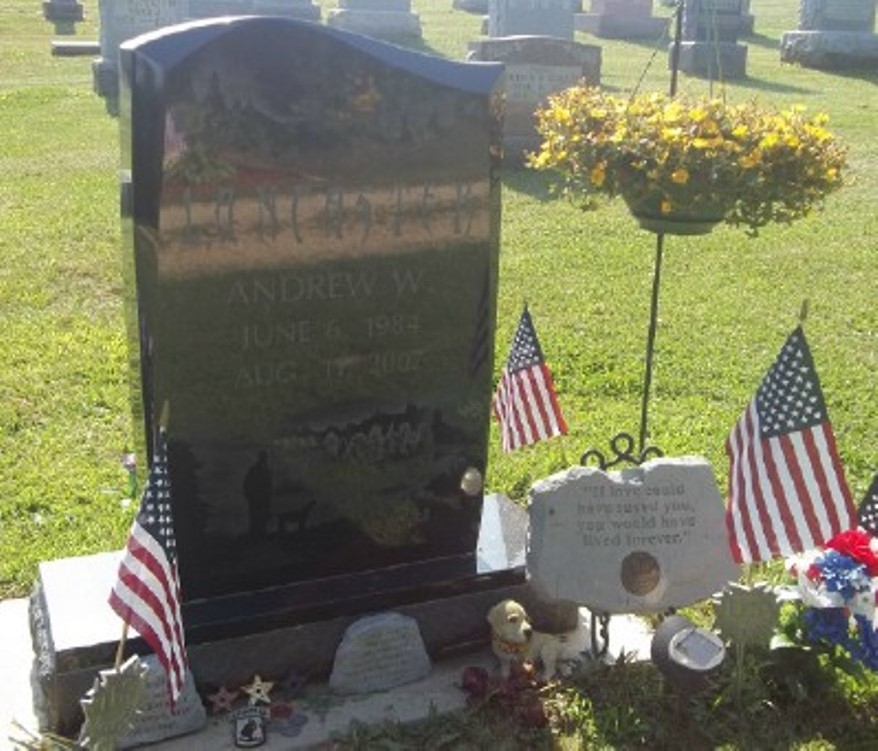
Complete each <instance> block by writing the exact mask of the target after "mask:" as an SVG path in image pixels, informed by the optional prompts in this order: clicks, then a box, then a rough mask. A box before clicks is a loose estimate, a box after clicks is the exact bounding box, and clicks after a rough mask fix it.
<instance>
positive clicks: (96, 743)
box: [79, 655, 148, 751]
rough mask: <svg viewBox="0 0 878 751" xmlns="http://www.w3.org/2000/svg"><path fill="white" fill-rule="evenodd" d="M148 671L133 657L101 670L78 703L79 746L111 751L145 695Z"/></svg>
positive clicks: (99, 750)
mask: <svg viewBox="0 0 878 751" xmlns="http://www.w3.org/2000/svg"><path fill="white" fill-rule="evenodd" d="M147 672H148V668H147V667H146V666H145V665H143V664H142V663H141V661H140V658H139V657H138V656H137V655H132V656H131V657H129V658H128V660H127V661H126V662H124V663H123V664H122V665H121V666H119V667H117V668H113V669H111V670H101V671H100V672H99V673H98V677H97V678H95V682H94V686H92V688H90V689H89V690H88V692H87V693H86V695H85V696H84V697H83V698H82V699H81V700H80V704H81V705H82V711H83V713H84V714H85V723H84V724H83V726H82V730H81V731H80V740H79V742H80V744H81V745H82V746H83V747H84V748H87V749H90V750H91V751H114V749H115V748H116V745H117V743H118V741H119V739H120V738H122V737H123V736H125V734H126V733H128V732H129V731H130V730H131V728H132V726H133V723H134V718H135V716H136V715H137V712H138V710H139V707H140V705H141V703H142V702H143V699H144V696H145V694H146V674H147Z"/></svg>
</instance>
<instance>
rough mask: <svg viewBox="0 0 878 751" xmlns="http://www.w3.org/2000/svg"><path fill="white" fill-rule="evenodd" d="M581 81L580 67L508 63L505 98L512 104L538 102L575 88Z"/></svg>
mask: <svg viewBox="0 0 878 751" xmlns="http://www.w3.org/2000/svg"><path fill="white" fill-rule="evenodd" d="M581 79H582V67H581V66H576V65H570V66H566V67H565V66H561V65H534V64H517V63H509V64H507V66H506V96H507V98H508V99H509V100H510V101H513V102H540V101H542V100H543V99H544V98H545V97H547V96H549V95H550V94H554V93H556V92H558V91H562V90H563V89H566V88H569V87H570V86H575V85H576V84H577V83H579V82H580V80H581Z"/></svg>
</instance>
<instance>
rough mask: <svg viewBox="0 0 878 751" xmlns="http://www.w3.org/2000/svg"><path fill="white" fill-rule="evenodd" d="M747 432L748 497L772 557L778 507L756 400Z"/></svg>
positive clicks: (756, 527)
mask: <svg viewBox="0 0 878 751" xmlns="http://www.w3.org/2000/svg"><path fill="white" fill-rule="evenodd" d="M748 429H749V431H748V433H747V469H748V471H749V473H750V483H751V488H750V490H751V493H752V495H751V497H750V498H749V499H748V503H749V504H750V509H751V512H752V513H751V518H753V519H754V520H755V519H756V518H758V520H759V523H758V525H755V524H754V527H753V529H754V531H756V530H758V531H759V532H761V533H762V534H763V535H764V537H765V548H764V549H765V551H766V552H767V554H768V556H769V557H771V556H772V555H773V554H774V551H776V550H777V548H778V540H777V507H776V506H775V505H774V500H773V496H772V494H771V483H770V481H769V480H768V478H767V476H766V474H765V471H764V469H765V460H764V458H763V456H762V444H761V442H760V441H759V438H758V435H759V417H758V415H757V414H756V404H755V402H754V403H753V404H751V407H750V414H749V416H748Z"/></svg>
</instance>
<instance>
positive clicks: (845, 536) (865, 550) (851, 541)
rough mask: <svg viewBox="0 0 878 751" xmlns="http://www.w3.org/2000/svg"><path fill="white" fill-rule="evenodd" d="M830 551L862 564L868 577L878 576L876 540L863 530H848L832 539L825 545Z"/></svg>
mask: <svg viewBox="0 0 878 751" xmlns="http://www.w3.org/2000/svg"><path fill="white" fill-rule="evenodd" d="M826 547H827V548H829V549H830V550H836V551H838V552H839V553H842V554H844V555H846V556H850V557H851V558H853V559H854V560H855V561H857V562H858V563H862V564H864V565H865V566H866V568H867V569H868V571H869V576H871V577H875V576H878V539H876V538H874V537H872V535H870V534H869V533H868V532H866V531H865V530H863V529H849V530H848V531H847V532H842V533H841V534H837V535H836V536H835V537H833V538H832V539H831V540H829V542H827V543H826Z"/></svg>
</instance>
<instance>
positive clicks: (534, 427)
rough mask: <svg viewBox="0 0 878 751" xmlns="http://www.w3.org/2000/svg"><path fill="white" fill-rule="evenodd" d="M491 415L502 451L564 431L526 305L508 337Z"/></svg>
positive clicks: (555, 398) (563, 423) (548, 373)
mask: <svg viewBox="0 0 878 751" xmlns="http://www.w3.org/2000/svg"><path fill="white" fill-rule="evenodd" d="M494 415H495V416H496V417H497V421H498V422H499V423H500V437H501V441H502V444H503V450H504V451H514V450H515V449H517V448H521V447H522V446H527V445H530V444H531V443H536V442H537V441H540V440H544V439H546V438H551V437H552V436H556V435H566V434H567V423H566V422H565V421H564V417H563V415H562V414H561V408H560V406H559V405H558V398H557V396H556V395H555V386H554V384H553V383H552V374H551V373H550V372H549V368H548V366H547V365H546V363H545V361H544V360H543V352H542V350H541V349H540V343H539V341H537V333H536V331H535V330H534V327H533V321H532V320H531V317H530V313H529V312H528V310H527V306H525V308H524V312H523V313H522V314H521V319H520V320H519V322H518V329H517V330H516V332H515V337H514V339H513V340H512V350H511V351H510V353H509V359H508V360H507V361H506V366H505V367H504V368H503V372H502V373H501V375H500V383H499V384H497V391H496V393H495V394H494Z"/></svg>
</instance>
